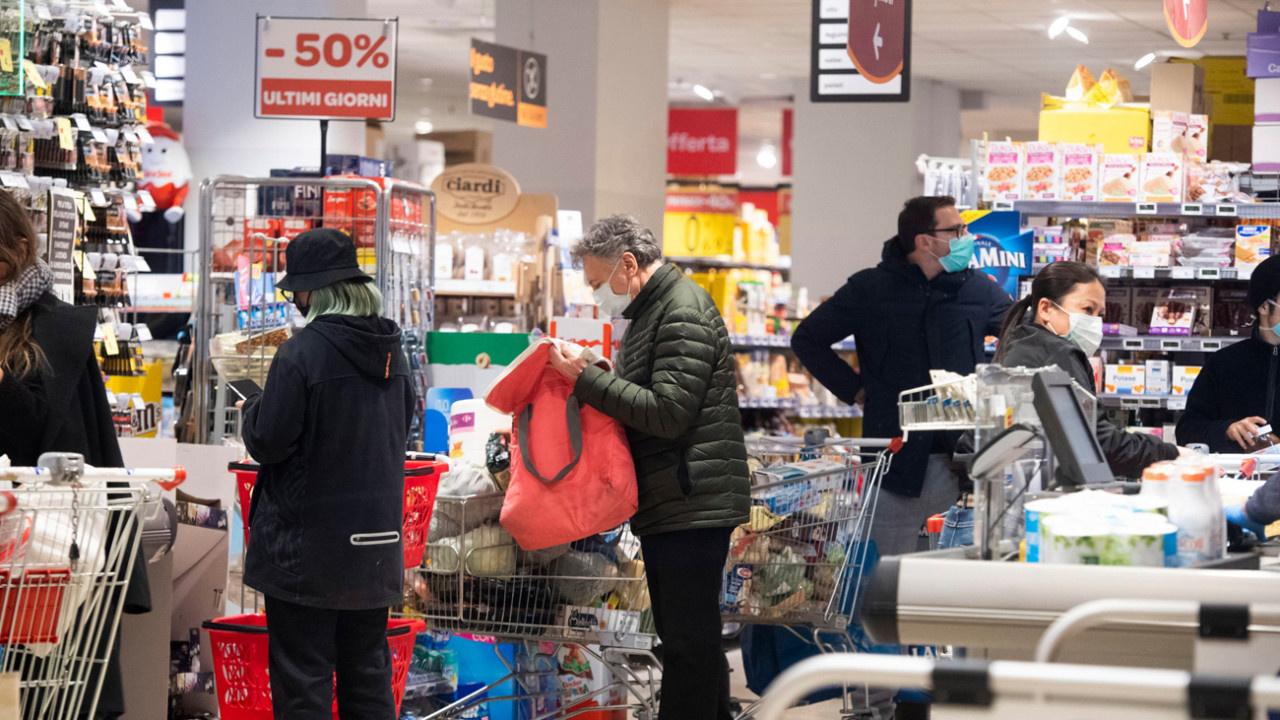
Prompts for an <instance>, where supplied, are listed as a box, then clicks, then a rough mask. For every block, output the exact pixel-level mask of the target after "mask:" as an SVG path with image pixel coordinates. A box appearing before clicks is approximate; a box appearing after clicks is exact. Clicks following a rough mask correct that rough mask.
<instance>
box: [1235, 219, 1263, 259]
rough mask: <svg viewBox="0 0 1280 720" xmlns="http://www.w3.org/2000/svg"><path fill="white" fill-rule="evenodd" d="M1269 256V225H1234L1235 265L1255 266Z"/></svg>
mask: <svg viewBox="0 0 1280 720" xmlns="http://www.w3.org/2000/svg"><path fill="white" fill-rule="evenodd" d="M1269 257H1271V226H1270V225H1237V226H1236V267H1238V268H1256V267H1258V265H1260V264H1261V263H1262V261H1263V260H1266V259H1267V258H1269Z"/></svg>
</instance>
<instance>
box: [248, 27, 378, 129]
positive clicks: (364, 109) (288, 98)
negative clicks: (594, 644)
mask: <svg viewBox="0 0 1280 720" xmlns="http://www.w3.org/2000/svg"><path fill="white" fill-rule="evenodd" d="M398 31H399V23H398V22H397V21H396V20H365V19H339V18H332V19H330V18H279V17H270V18H269V17H259V18H258V46H257V56H256V57H257V73H256V77H255V79H254V87H255V93H256V95H257V100H256V102H255V104H254V108H255V112H254V114H255V116H257V117H260V118H298V119H315V120H328V119H335V120H364V119H373V120H394V119H395V117H396V40H397V37H398Z"/></svg>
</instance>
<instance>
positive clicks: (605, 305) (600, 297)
mask: <svg viewBox="0 0 1280 720" xmlns="http://www.w3.org/2000/svg"><path fill="white" fill-rule="evenodd" d="M621 264H622V258H618V262H616V263H614V264H613V269H612V270H610V271H609V277H608V279H606V280H605V281H604V282H603V283H601V285H600V287H598V288H596V289H595V290H592V291H591V297H593V298H595V301H596V306H597V307H599V308H600V313H601V314H602V315H604V319H606V320H608V319H612V318H616V317H622V313H623V311H624V310H626V309H627V306H628V305H630V304H631V296H630V295H626V294H619V293H616V292H614V291H613V288H612V287H610V285H609V283H610V282H612V281H613V274H614V273H616V272H618V266H619V265H621Z"/></svg>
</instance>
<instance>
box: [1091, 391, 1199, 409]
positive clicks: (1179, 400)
mask: <svg viewBox="0 0 1280 720" xmlns="http://www.w3.org/2000/svg"><path fill="white" fill-rule="evenodd" d="M1098 402H1100V403H1102V404H1103V405H1109V406H1111V407H1122V408H1165V409H1168V410H1186V409H1187V396H1186V395H1119V394H1116V393H1102V394H1100V395H1098Z"/></svg>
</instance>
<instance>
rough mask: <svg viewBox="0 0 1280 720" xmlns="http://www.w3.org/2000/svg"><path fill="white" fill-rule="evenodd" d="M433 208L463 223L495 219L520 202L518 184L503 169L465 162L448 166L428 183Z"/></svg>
mask: <svg viewBox="0 0 1280 720" xmlns="http://www.w3.org/2000/svg"><path fill="white" fill-rule="evenodd" d="M431 190H432V192H434V193H435V194H436V203H437V212H439V213H440V214H441V215H443V216H444V217H447V218H449V219H450V220H453V221H454V222H457V223H461V224H464V225H486V224H490V223H495V222H497V221H499V220H501V219H502V218H504V217H506V216H508V215H510V214H511V211H512V210H515V209H516V204H517V203H519V202H520V185H519V183H517V182H516V179H515V178H514V177H512V176H511V174H510V173H508V172H507V171H505V170H500V169H498V168H496V167H493V166H492V165H481V164H479V163H467V164H466V165H456V166H454V167H451V168H448V169H447V170H445V171H444V173H443V174H441V175H440V176H439V177H437V178H436V179H435V182H433V183H431Z"/></svg>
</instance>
